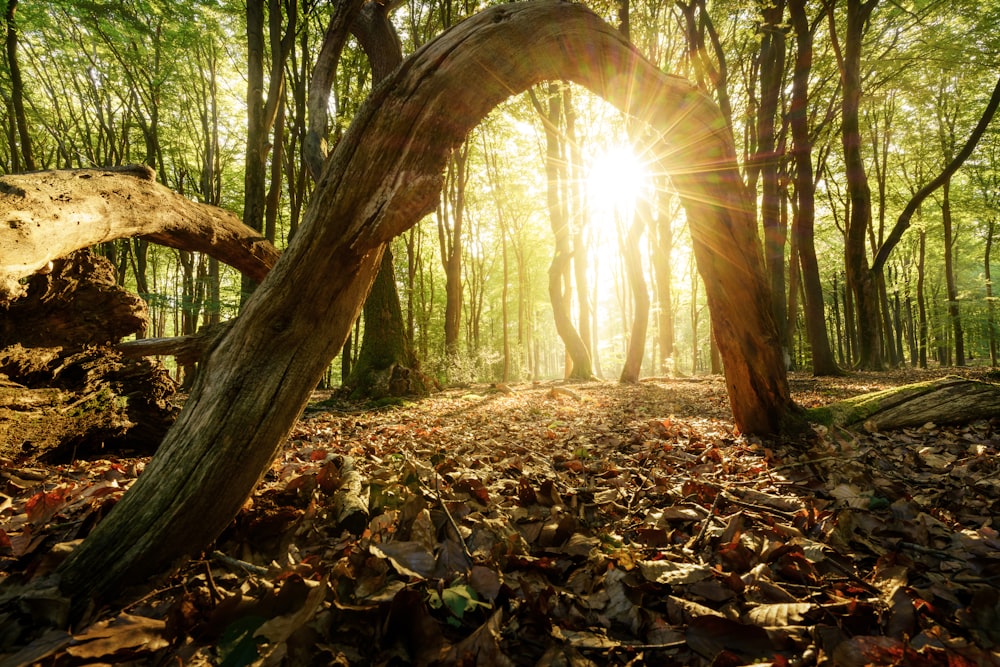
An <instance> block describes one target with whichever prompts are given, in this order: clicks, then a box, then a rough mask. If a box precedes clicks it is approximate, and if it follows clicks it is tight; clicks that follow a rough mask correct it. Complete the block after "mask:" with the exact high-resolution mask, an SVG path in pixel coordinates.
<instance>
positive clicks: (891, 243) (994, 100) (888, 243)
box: [871, 80, 1000, 274]
mask: <svg viewBox="0 0 1000 667" xmlns="http://www.w3.org/2000/svg"><path fill="white" fill-rule="evenodd" d="M998 106H1000V80H998V81H997V85H996V87H994V88H993V95H992V96H991V97H990V101H989V104H987V105H986V110H985V111H983V116H982V118H980V119H979V123H978V124H977V125H976V128H975V129H974V130H973V131H972V134H971V135H969V139H968V140H967V141H966V142H965V145H964V146H963V147H962V150H961V151H959V153H958V155H956V156H955V159H953V160H952V161H951V162H950V163H949V164H948V166H947V167H945V168H944V171H942V172H941V173H940V174H938V176H937V178H935V179H934V180H932V181H931V182H930V183H928V184H927V185H925V186H924V187H922V188H920V190H919V191H918V192H917V193H916V194H915V195H913V197H912V198H911V199H910V201H909V203H908V204H907V205H906V208H905V209H903V212H902V213H900V215H899V219H898V220H896V225H895V226H894V227H893V228H892V231H891V232H889V236H888V238H886V240H885V243H883V244H882V247H881V248H879V249H878V254H876V255H875V261H873V262H872V268H871V272H872V274H878V273H880V272H881V271H882V269H883V268H884V267H885V263H886V261H888V259H889V253H890V252H892V250H893V248H895V247H896V244H898V243H899V240H900V239H901V238H903V232H905V231H906V230H907V229H909V228H910V220H911V219H912V218H913V214H914V213H916V212H917V209H919V208H920V205H921V204H923V203H924V200H925V199H927V197H929V196H930V195H931V193H933V192H934V191H935V190H937V189H938V188H940V187H941V186H942V185H944V184H945V183H947V182H948V179H950V178H951V177H952V176H953V175H954V174H955V172H956V171H958V169H959V167H961V166H962V164H963V163H964V162H965V161H966V160H967V159H969V156H970V155H972V151H974V150H975V149H976V145H977V144H978V143H979V140H980V139H981V138H982V136H983V135H984V134H985V133H986V128H987V127H989V124H990V122H991V121H992V120H993V116H994V115H995V114H996V111H997V107H998Z"/></svg>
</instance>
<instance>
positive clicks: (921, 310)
mask: <svg viewBox="0 0 1000 667" xmlns="http://www.w3.org/2000/svg"><path fill="white" fill-rule="evenodd" d="M919 237H920V238H919V248H920V249H919V251H918V254H917V322H918V324H919V327H920V329H919V331H920V333H919V334H918V335H917V350H918V356H919V364H920V367H921V368H927V342H928V341H927V305H926V304H927V300H926V297H925V296H924V256H925V250H926V246H927V235H926V232H925V231H924V230H923V229H921V230H920V233H919Z"/></svg>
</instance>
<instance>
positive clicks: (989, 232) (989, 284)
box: [983, 218, 998, 368]
mask: <svg viewBox="0 0 1000 667" xmlns="http://www.w3.org/2000/svg"><path fill="white" fill-rule="evenodd" d="M996 226H997V221H996V218H992V219H990V221H989V223H988V226H987V229H986V247H985V248H984V249H983V278H984V280H985V282H986V330H987V334H986V335H987V336H988V337H989V341H990V366H992V367H993V368H996V367H997V338H998V336H997V321H996V304H995V303H994V302H993V278H992V274H991V273H990V254H991V252H992V250H993V236H994V233H995V230H996Z"/></svg>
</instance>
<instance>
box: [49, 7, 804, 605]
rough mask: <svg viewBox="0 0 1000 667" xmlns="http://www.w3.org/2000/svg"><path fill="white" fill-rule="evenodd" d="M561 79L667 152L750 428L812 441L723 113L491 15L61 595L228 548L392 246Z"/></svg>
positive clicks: (330, 177) (400, 78) (390, 88)
mask: <svg viewBox="0 0 1000 667" xmlns="http://www.w3.org/2000/svg"><path fill="white" fill-rule="evenodd" d="M559 79H564V80H570V81H574V82H576V83H580V84H582V85H584V86H586V87H588V88H590V89H591V90H593V91H594V92H595V93H596V94H598V95H600V96H602V97H604V98H606V99H608V100H609V101H610V102H612V103H613V104H615V105H616V106H618V107H619V108H620V109H621V110H622V111H624V112H626V113H627V114H628V115H629V116H631V117H632V118H634V119H635V120H636V122H640V123H645V124H648V125H649V126H651V128H652V129H653V130H654V131H655V132H656V133H657V134H658V136H660V137H661V141H660V145H661V150H662V153H663V154H669V155H670V164H671V165H672V167H673V169H674V170H675V171H673V174H672V175H673V182H674V185H675V187H676V189H677V191H678V192H679V194H680V197H681V201H682V203H683V205H684V207H685V209H686V212H687V217H688V222H689V227H690V232H691V237H692V242H693V248H694V254H695V257H696V260H697V265H698V269H699V271H700V273H701V275H702V277H703V279H704V282H705V286H706V292H707V295H708V302H709V306H710V310H711V317H712V322H713V327H714V331H715V335H716V338H717V340H718V344H719V350H720V352H721V354H722V356H723V359H724V361H725V370H726V381H727V387H728V390H729V395H730V403H731V406H732V409H733V416H734V421H735V423H736V425H737V427H738V428H739V429H740V430H741V431H743V432H746V433H777V432H781V431H787V430H791V429H794V428H795V426H796V425H797V424H799V423H801V422H800V421H799V417H798V415H799V413H798V411H797V409H796V408H795V406H794V404H793V403H792V402H791V400H790V397H789V392H788V385H787V381H786V378H785V374H784V367H783V363H782V358H781V353H780V349H779V347H778V344H777V330H776V326H775V323H774V320H773V318H772V316H771V313H770V305H769V294H768V290H767V283H766V280H765V278H764V273H763V258H762V255H761V250H760V244H759V238H758V236H757V232H756V225H755V223H754V218H753V215H752V213H751V206H750V201H749V195H748V193H747V191H746V189H745V187H744V186H743V183H742V181H741V179H740V176H739V172H738V169H737V167H736V162H735V150H734V146H733V139H732V135H731V132H730V130H729V129H728V126H727V124H726V119H725V117H724V115H723V114H722V113H721V112H720V111H719V108H718V106H717V105H715V104H714V103H713V102H712V101H711V100H710V99H709V98H708V97H707V96H706V95H705V94H704V93H702V92H700V91H699V90H698V89H697V88H695V87H694V86H692V85H691V84H689V83H688V82H687V81H686V80H684V79H681V78H678V77H672V76H668V75H664V74H662V73H661V72H660V71H659V70H657V69H656V68H655V67H653V66H652V65H651V64H650V63H648V62H647V61H646V60H644V59H643V58H642V57H641V56H640V55H639V54H638V52H636V51H635V50H634V49H633V48H632V47H631V46H630V45H629V43H628V42H627V41H625V40H624V39H623V38H622V37H621V35H620V34H619V33H618V32H617V31H616V30H615V29H613V28H611V27H610V26H608V25H607V24H605V23H604V22H603V21H601V20H600V19H599V18H598V17H597V16H596V15H594V14H593V13H591V12H590V11H589V10H587V9H585V8H583V7H580V6H577V5H571V4H567V3H562V2H539V3H523V4H516V5H503V6H496V7H492V8H490V9H488V10H486V11H484V12H482V13H481V14H479V15H477V16H475V17H473V18H471V19H469V20H467V21H465V22H463V23H461V24H459V25H458V26H456V27H455V28H453V29H452V30H450V31H448V32H447V33H445V34H444V35H442V36H441V37H439V38H438V39H436V40H435V41H433V42H431V43H429V44H427V45H426V46H425V47H424V48H422V49H420V50H419V51H418V52H417V53H415V54H414V55H413V56H411V57H410V58H408V59H407V60H406V61H404V62H403V63H402V64H401V66H400V67H399V68H397V69H396V70H395V71H394V72H393V73H392V74H391V75H390V76H389V77H388V79H387V80H386V81H385V83H384V85H382V86H379V87H378V88H376V89H375V91H374V92H373V94H372V95H371V97H370V99H369V100H368V101H367V102H366V103H365V105H364V106H363V107H362V108H361V110H360V111H359V113H358V115H357V117H356V118H355V121H354V123H353V124H352V125H351V127H350V128H349V129H348V131H347V132H346V134H345V135H344V137H343V139H342V140H341V141H340V143H339V144H338V145H337V147H336V148H335V150H334V151H333V153H332V154H331V156H330V158H329V159H328V160H327V162H326V165H325V167H324V169H323V172H322V176H321V177H320V179H319V181H318V182H317V187H316V191H315V193H314V195H313V197H312V199H311V200H310V202H309V205H308V207H307V210H306V213H305V217H304V220H303V223H302V226H301V228H300V229H299V232H298V233H297V235H296V236H295V238H294V239H293V241H292V243H291V244H290V246H289V248H288V249H287V250H286V251H285V253H284V254H283V255H282V256H281V258H280V259H279V260H278V262H277V263H276V264H275V266H274V268H273V269H272V270H271V272H270V273H269V274H268V275H267V277H266V279H265V280H264V281H263V282H262V283H261V285H260V287H259V288H258V289H257V290H256V291H255V292H254V294H253V295H252V296H251V297H250V299H249V300H248V301H247V303H246V305H245V308H244V310H243V313H242V315H241V316H240V317H239V318H238V319H237V320H236V321H235V322H234V323H233V325H232V326H231V327H229V328H228V329H227V330H226V331H225V332H224V333H223V334H222V335H221V336H220V337H219V338H218V339H217V340H216V341H215V342H214V344H213V346H212V347H211V349H210V350H209V351H208V354H207V356H205V357H204V358H203V364H204V366H203V372H202V373H201V374H200V375H199V378H198V379H197V381H196V382H195V385H194V386H193V388H192V390H191V394H190V397H189V399H188V401H187V403H186V404H185V406H184V408H183V410H182V412H181V414H180V416H179V418H178V420H177V422H176V423H175V424H174V426H173V428H171V430H170V431H169V432H168V433H167V435H166V437H165V439H164V441H163V443H162V445H161V447H160V450H159V451H158V453H157V455H156V456H155V457H154V458H153V460H152V461H151V462H150V464H149V465H148V466H147V468H146V470H145V472H144V474H143V475H142V476H141V477H140V478H139V480H138V481H137V482H136V483H135V485H134V486H133V487H132V488H131V489H130V490H129V492H128V493H126V494H125V496H124V497H123V499H122V500H121V501H120V502H119V503H118V504H117V505H116V506H115V508H114V509H113V510H112V512H111V513H110V514H109V515H108V517H107V518H106V519H105V520H104V521H103V522H101V523H100V524H99V525H98V526H97V528H96V529H95V530H94V532H92V533H91V535H90V536H89V537H88V538H87V539H86V540H85V541H84V542H83V543H82V544H81V545H80V546H79V547H78V548H77V549H76V550H75V551H74V552H73V553H72V554H71V555H70V556H69V558H68V559H67V560H66V561H64V563H63V564H62V565H61V566H60V568H59V569H58V571H57V573H56V576H58V577H59V584H60V586H61V588H62V589H63V591H64V592H66V593H68V594H70V595H71V596H73V597H74V599H76V600H77V601H80V602H83V601H85V600H87V599H89V598H90V597H92V596H96V597H97V598H104V597H106V596H108V595H110V594H112V593H113V592H114V591H116V590H117V589H119V588H120V587H121V586H124V585H127V584H128V583H130V582H134V581H137V580H140V579H143V578H145V577H146V576H148V575H149V574H150V573H153V572H156V571H160V570H162V569H163V568H165V567H167V566H169V565H170V563H172V562H174V561H175V560H176V559H178V558H183V557H185V556H189V555H191V554H192V553H196V552H198V551H199V550H201V549H203V548H205V547H206V546H207V545H208V544H209V543H210V542H211V541H212V540H213V539H215V537H216V536H217V535H218V534H219V533H220V532H221V531H222V530H223V528H224V527H225V526H226V525H227V524H228V522H229V521H230V520H231V519H232V517H233V516H234V515H235V514H236V512H237V511H238V509H239V507H240V506H241V505H242V503H243V502H244V500H245V498H246V497H247V495H248V494H249V493H250V492H251V491H252V489H253V487H254V485H255V484H256V483H257V481H258V480H259V479H260V477H261V476H262V475H263V473H264V472H265V471H266V470H267V469H268V467H269V465H270V463H271V461H272V459H273V457H274V456H275V454H276V452H277V451H278V449H279V448H280V446H281V444H282V442H283V439H284V437H285V436H286V435H287V433H288V431H289V429H290V428H291V426H292V425H293V424H294V422H295V420H296V419H297V418H298V416H299V414H300V413H301V411H302V409H303V407H304V405H305V403H306V401H307V399H308V397H309V394H310V392H311V390H312V387H314V386H315V385H316V383H317V382H318V381H319V379H320V378H321V377H322V375H323V372H324V370H325V368H326V366H327V364H328V362H329V360H330V359H331V358H332V357H333V356H334V354H336V352H337V351H338V350H339V349H340V347H341V345H342V344H343V342H344V340H345V338H346V336H347V333H348V331H349V330H350V328H351V326H352V325H353V322H354V320H355V318H356V317H357V315H358V312H359V309H360V307H361V304H362V302H363V300H364V297H365V295H366V294H367V292H368V289H369V288H370V287H371V284H372V281H373V279H374V277H375V273H376V271H377V269H378V267H379V265H380V263H381V259H382V256H383V253H384V249H385V246H386V244H387V243H388V242H389V241H390V240H391V239H392V238H393V237H394V236H396V235H398V234H400V233H402V232H404V231H405V230H406V229H408V228H409V227H410V226H412V225H413V224H415V223H416V222H417V221H418V220H419V219H420V218H421V217H423V215H425V214H427V213H429V212H430V211H432V210H433V209H434V207H435V205H436V202H437V199H438V197H439V196H440V192H441V186H442V172H443V169H444V166H445V163H446V160H447V158H448V156H449V155H450V154H451V152H452V151H453V150H454V149H455V148H456V147H458V146H459V145H460V144H461V142H462V141H463V140H464V139H465V136H466V135H467V134H468V132H469V131H470V130H471V129H472V128H473V127H474V126H475V125H476V124H477V123H478V122H479V121H480V120H481V119H482V118H483V117H484V116H485V115H486V114H487V113H488V112H489V111H490V110H491V109H492V108H494V107H495V106H496V105H498V104H499V103H500V102H502V101H503V100H504V99H506V98H507V97H508V96H510V95H511V94H514V93H517V92H519V91H523V90H525V89H527V88H528V87H529V86H532V85H535V84H537V83H539V82H541V81H545V80H559ZM122 187H123V188H125V189H124V190H123V191H124V192H127V185H123V186H122ZM121 212H122V211H121V210H117V211H112V212H111V213H121ZM126 212H127V209H126ZM101 218H102V216H100V215H98V216H95V217H94V219H93V223H94V224H100V220H101ZM317 276H322V279H317ZM237 462H238V463H237Z"/></svg>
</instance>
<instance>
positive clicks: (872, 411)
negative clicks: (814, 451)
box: [808, 375, 1000, 431]
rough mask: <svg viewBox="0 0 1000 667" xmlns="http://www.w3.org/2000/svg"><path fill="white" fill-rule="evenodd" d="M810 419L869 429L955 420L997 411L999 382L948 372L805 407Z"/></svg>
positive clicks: (990, 415) (999, 406)
mask: <svg viewBox="0 0 1000 667" xmlns="http://www.w3.org/2000/svg"><path fill="white" fill-rule="evenodd" d="M808 413H809V416H810V418H811V419H814V420H816V421H818V422H821V423H824V424H830V425H836V426H844V427H850V426H855V425H857V426H864V428H866V429H868V430H872V431H876V430H879V431H881V430H890V429H896V428H908V427H914V426H923V425H924V424H927V423H934V424H957V423H964V422H969V421H975V420H977V419H991V418H994V417H996V416H997V415H998V414H1000V385H997V384H994V383H992V382H980V381H978V380H967V379H965V378H961V377H957V376H953V375H952V376H948V377H944V378H940V379H937V380H932V381H930V382H918V383H916V384H909V385H905V386H902V387H894V388H892V389H886V390H885V391H878V392H875V393H871V394H865V395H863V396H858V397H856V398H853V399H848V400H846V401H840V402H837V403H834V404H833V405H830V406H826V407H822V408H815V409H812V410H809V411H808Z"/></svg>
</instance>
